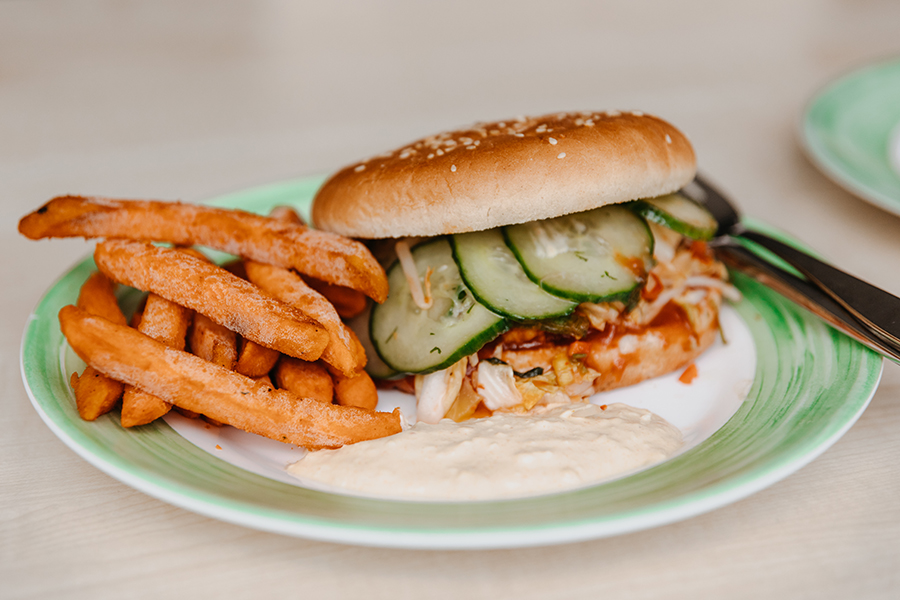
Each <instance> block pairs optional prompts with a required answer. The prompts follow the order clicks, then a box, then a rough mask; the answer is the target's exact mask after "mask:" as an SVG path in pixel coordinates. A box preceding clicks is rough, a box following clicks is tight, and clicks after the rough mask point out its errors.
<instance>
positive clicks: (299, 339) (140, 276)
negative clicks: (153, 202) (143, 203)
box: [94, 240, 330, 360]
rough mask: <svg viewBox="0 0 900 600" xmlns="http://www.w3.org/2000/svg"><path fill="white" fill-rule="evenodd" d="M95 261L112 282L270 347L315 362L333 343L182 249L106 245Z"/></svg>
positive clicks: (299, 316)
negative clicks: (163, 300) (193, 313)
mask: <svg viewBox="0 0 900 600" xmlns="http://www.w3.org/2000/svg"><path fill="white" fill-rule="evenodd" d="M94 261H95V262H96V263H97V266H98V268H99V269H100V270H101V271H103V272H104V273H106V274H107V276H109V277H110V278H111V279H114V280H116V281H119V282H122V283H124V284H126V285H130V286H131V287H134V288H138V289H140V290H144V291H150V292H154V293H156V294H158V295H160V296H162V297H163V298H165V299H167V300H169V301H171V302H174V303H175V304H178V305H180V306H185V307H188V308H190V309H192V310H194V311H196V312H197V313H200V314H204V315H206V316H208V317H209V318H210V319H212V320H213V321H215V322H216V323H218V324H220V325H222V326H224V327H226V328H228V329H230V330H231V331H234V332H236V333H239V334H240V335H242V336H243V337H245V338H247V339H250V340H253V341H254V342H256V343H258V344H262V345H263V346H266V347H268V348H273V349H275V350H278V351H279V352H282V353H283V354H287V355H288V356H294V357H296V358H300V359H303V360H316V359H317V358H319V356H321V354H322V352H323V351H324V350H325V347H326V346H327V345H328V342H329V338H330V336H329V333H328V331H326V330H325V329H324V328H323V327H322V325H321V324H320V323H318V322H316V321H315V320H313V319H312V318H310V317H308V316H307V315H305V314H304V313H303V312H301V311H300V310H298V309H296V308H292V307H290V306H287V305H286V304H284V303H282V302H279V301H278V300H276V299H274V298H272V297H270V296H267V295H265V294H263V293H262V292H260V290H259V289H258V288H257V287H256V286H254V285H252V284H250V283H248V282H246V281H244V280H243V279H240V278H238V277H236V276H234V275H232V274H231V273H229V272H228V271H226V270H224V269H222V268H220V267H217V266H215V265H213V264H210V263H208V262H205V261H203V260H200V259H198V258H195V257H193V256H189V255H187V254H185V253H183V252H180V251H178V250H173V249H170V248H161V247H158V246H153V245H152V244H147V243H141V242H129V241H124V240H107V241H105V242H100V243H99V244H97V249H96V251H95V252H94Z"/></svg>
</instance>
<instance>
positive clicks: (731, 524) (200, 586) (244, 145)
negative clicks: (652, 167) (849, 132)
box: [0, 0, 900, 600]
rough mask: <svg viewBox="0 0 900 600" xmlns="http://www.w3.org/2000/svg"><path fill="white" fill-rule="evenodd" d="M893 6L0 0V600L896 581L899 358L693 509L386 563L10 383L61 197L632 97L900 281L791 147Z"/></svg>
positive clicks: (483, 593) (190, 179)
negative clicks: (522, 545)
mask: <svg viewBox="0 0 900 600" xmlns="http://www.w3.org/2000/svg"><path fill="white" fill-rule="evenodd" d="M898 31H900V3H897V2H895V1H891V0H870V1H867V2H846V1H838V0H832V1H796V2H781V1H776V0H758V1H756V2H752V3H725V2H712V1H702V0H693V1H686V2H678V3H663V2H659V3H632V2H614V3H613V2H553V3H550V2H547V3H539V2H531V1H528V2H518V3H508V4H507V3H499V2H497V3H485V2H462V3H436V2H435V3H429V2H411V1H410V2H400V1H397V2H356V3H346V2H336V3H328V2H318V3H311V2H295V1H292V0H283V1H261V2H249V1H248V2H235V1H231V0H226V1H220V2H211V1H210V2H193V3H187V2H177V1H157V2H149V1H148V2H124V1H109V2H96V1H91V2H61V1H48V2H16V1H8V2H2V3H0V214H2V223H4V224H5V225H4V227H3V229H2V235H0V244H2V246H0V249H2V256H3V257H4V259H3V260H2V267H0V269H2V274H3V293H2V296H0V298H2V300H0V302H2V304H0V307H2V310H3V313H2V314H3V319H2V320H0V324H2V325H0V336H2V339H0V360H2V371H0V377H2V385H3V389H4V394H3V397H2V400H0V406H2V409H3V416H2V418H0V598H151V597H152V598H161V597H197V598H210V597H219V598H234V597H240V598H261V597H307V598H318V597H321V598H391V599H402V598H422V597H429V598H461V597H465V598H517V599H519V600H525V599H528V598H600V597H609V598H623V597H629V598H765V597H770V598H817V599H826V598H896V597H898V596H900V501H898V498H900V467H898V459H900V368H898V367H897V366H896V365H894V364H892V363H889V364H886V365H885V370H884V377H883V380H882V384H881V387H880V388H879V390H878V392H877V393H876V395H875V398H874V399H873V401H872V404H871V406H870V407H869V409H868V410H867V411H866V412H865V414H863V416H862V418H861V419H860V420H859V422H858V423H857V424H856V425H855V426H854V427H853V428H852V429H851V430H850V431H849V432H848V433H847V435H846V436H845V437H844V438H843V439H841V440H840V441H839V442H838V443H837V444H836V445H835V446H834V447H833V448H831V449H830V450H828V451H827V452H826V453H825V454H824V455H822V456H821V457H820V458H818V459H817V460H815V461H814V462H813V463H811V464H810V465H808V466H807V467H805V468H803V469H802V470H801V471H799V472H798V473H796V474H795V475H792V476H791V477H789V478H787V479H786V480H784V481H782V482H780V483H777V484H775V485H773V486H772V487H771V488H769V489H766V490H765V491H762V492H760V493H758V494H755V495H753V496H751V497H750V498H747V499H745V500H742V501H740V502H737V503H735V504H733V505H730V506H728V507H725V508H722V509H719V510H716V511H714V512H712V513H709V514H707V515H704V516H700V517H697V518H694V519H690V520H688V521H685V522H681V523H677V524H673V525H668V526H665V527H660V528H657V529H652V530H648V531H643V532H639V533H634V534H631V535H625V536H620V537H616V538H610V539H603V540H597V541H592V542H585V543H579V544H571V545H562V546H555V547H547V548H532V549H525V550H508V551H489V552H424V551H415V552H414V551H388V550H378V549H369V548H360V547H352V546H341V545H336V544H328V543H319V542H311V541H306V540H302V539H294V538H288V537H282V536H279V535H274V534H268V533H262V532H258V531H253V530H249V529H244V528H241V527H237V526H233V525H229V524H225V523H221V522H218V521H215V520H212V519H208V518H205V517H201V516H198V515H195V514H192V513H189V512H186V511H184V510H181V509H178V508H174V507H172V506H169V505H167V504H164V503H162V502H159V501H157V500H154V499H152V498H150V497H148V496H145V495H143V494H141V493H140V492H137V491H135V490H133V489H131V488H129V487H127V486H125V485H124V484H121V483H119V482H118V481H116V480H113V479H112V478H110V477H108V476H106V475H104V474H103V473H101V472H99V471H98V470H96V469H95V468H93V467H91V466H90V465H89V464H87V463H86V462H85V461H83V460H81V459H80V458H78V457H77V456H76V455H75V454H74V453H73V452H72V451H70V450H69V449H67V448H66V447H65V446H64V445H63V444H62V442H60V441H58V440H57V439H56V438H55V437H54V435H53V434H52V433H51V432H50V430H49V429H48V428H47V427H46V426H45V425H44V424H43V423H42V422H41V420H40V418H39V417H38V415H37V414H36V413H35V411H34V410H33V409H32V407H31V405H30V403H29V401H28V398H27V396H26V394H25V391H24V389H23V386H22V383H21V379H20V374H19V343H20V337H21V334H22V331H23V328H24V325H25V322H26V319H27V318H28V315H29V313H30V310H31V308H32V307H33V306H34V305H35V303H36V302H37V300H38V298H39V297H40V295H41V294H42V292H43V291H44V290H45V289H46V288H47V287H48V286H49V285H50V284H51V283H52V282H53V281H54V280H55V278H56V277H57V276H58V275H59V274H61V273H62V272H63V271H64V270H65V269H66V268H67V267H69V266H70V265H72V264H73V263H74V262H75V261H76V260H78V259H79V257H81V256H83V255H84V254H86V253H87V252H88V251H89V250H90V248H91V245H90V244H87V243H84V242H81V241H54V242H52V243H51V242H41V243H35V242H29V241H27V240H25V239H23V238H20V237H19V236H18V235H17V233H16V231H15V224H16V222H17V220H18V219H19V217H21V216H22V215H23V214H25V213H26V212H28V211H30V210H32V209H34V208H35V207H37V206H39V205H40V204H42V203H43V202H44V201H45V200H47V199H48V198H50V197H52V196H54V195H57V194H62V193H67V192H72V193H86V194H98V195H113V196H123V197H136V198H160V199H183V200H187V201H199V200H202V199H204V198H208V197H210V196H213V195H216V194H218V193H221V192H227V191H232V190H236V189H240V188H244V187H248V186H252V185H255V184H260V183H265V182H270V181H274V180H279V179H286V178H292V177H298V176H303V175H309V174H316V173H324V172H327V171H329V170H331V169H334V168H336V167H339V166H341V165H343V164H345V163H348V162H351V161H353V160H356V159H358V158H361V157H365V156H368V155H370V154H374V153H377V152H379V151H381V150H383V149H386V148H391V147H394V146H397V145H399V144H401V143H403V142H405V141H408V140H411V139H415V138H417V137H419V136H421V135H423V134H427V133H431V132H435V131H439V130H441V129H445V128H449V127H454V126H458V125H463V124H466V123H469V122H472V121H476V120H481V119H493V118H505V117H509V116H514V115H517V114H532V113H541V112H544V111H547V112H549V111H556V110H561V109H581V108H621V109H640V110H644V111H647V112H652V113H656V114H659V115H662V116H664V117H666V118H668V119H669V120H671V121H672V122H674V123H675V124H677V125H678V126H679V127H680V128H682V129H683V130H684V131H685V132H686V133H687V134H688V136H689V137H690V138H691V139H692V140H693V142H694V144H695V146H696V149H697V152H698V155H699V159H700V164H701V166H702V170H703V171H704V172H705V173H707V174H708V175H709V176H710V177H711V178H712V179H713V180H714V181H716V182H718V183H719V184H721V186H722V187H724V188H725V189H726V190H727V191H728V192H729V193H730V194H731V195H732V196H733V197H734V198H735V199H736V200H737V201H738V202H739V203H740V204H741V206H742V207H743V209H744V211H745V212H746V213H747V214H749V215H752V216H754V217H758V218H760V219H763V220H765V221H768V222H769V223H772V224H776V225H779V226H781V227H783V228H784V229H786V230H788V231H789V232H790V233H791V234H793V235H795V236H796V237H798V238H800V239H801V240H804V241H805V242H807V243H809V244H810V245H812V246H813V247H815V248H817V249H819V250H820V251H821V252H822V253H823V254H825V255H826V256H827V257H829V258H830V259H832V260H834V261H835V262H836V263H837V264H839V265H840V266H843V267H844V268H846V269H848V270H850V271H853V272H855V273H857V274H858V275H859V276H861V277H862V278H864V279H867V280H869V281H871V282H873V283H875V284H877V285H880V286H882V287H884V288H886V289H888V290H889V291H892V292H893V293H900V277H898V275H897V273H898V270H897V265H898V262H900V219H898V218H897V217H895V216H892V215H889V214H886V213H884V212H882V211H880V210H879V209H877V208H874V207H872V206H870V205H868V204H866V203H864V202H862V201H860V200H858V199H856V198H854V197H853V196H851V195H849V194H847V193H846V192H844V191H842V190H841V189H840V188H838V187H836V186H835V185H833V184H832V183H830V182H829V181H828V180H826V179H825V178H824V177H823V176H822V175H821V174H820V173H819V172H818V171H816V170H815V169H814V168H813V167H812V166H811V165H810V164H809V162H808V161H807V160H806V159H805V158H804V156H803V154H802V152H801V150H800V148H799V145H798V143H797V135H796V130H797V122H798V119H799V117H800V115H801V113H802V110H803V107H804V104H805V103H806V102H807V101H808V99H809V98H810V96H811V95H812V94H813V93H815V92H816V90H817V89H819V88H820V87H821V86H822V85H824V84H825V83H826V82H828V81H829V80H831V79H832V78H834V77H836V76H838V75H841V74H842V73H844V72H846V71H847V70H848V69H852V68H854V67H856V66H859V65H862V64H865V63H867V62H871V61H874V60H879V59H882V58H886V57H889V56H891V55H896V54H900V41H898V40H900V37H898Z"/></svg>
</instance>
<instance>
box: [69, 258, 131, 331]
mask: <svg viewBox="0 0 900 600" xmlns="http://www.w3.org/2000/svg"><path fill="white" fill-rule="evenodd" d="M78 307H79V308H82V309H84V310H86V311H87V312H89V313H91V314H92V315H98V316H100V317H103V318H104V319H106V320H107V321H112V322H113V323H115V324H117V325H125V324H127V323H128V320H127V319H126V318H125V315H124V314H122V309H121V308H119V302H118V301H117V300H116V284H115V283H113V282H112V281H110V280H109V278H108V277H107V276H106V275H104V274H103V273H100V272H99V271H95V272H93V273H91V276H90V277H88V278H87V280H86V281H85V282H84V284H82V286H81V290H80V291H79V292H78Z"/></svg>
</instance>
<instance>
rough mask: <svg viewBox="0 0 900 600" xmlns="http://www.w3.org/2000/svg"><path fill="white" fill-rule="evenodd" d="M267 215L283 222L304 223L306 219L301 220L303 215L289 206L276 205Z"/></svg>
mask: <svg viewBox="0 0 900 600" xmlns="http://www.w3.org/2000/svg"><path fill="white" fill-rule="evenodd" d="M269 216H270V217H272V218H273V219H276V220H278V221H282V222H284V223H293V224H294V225H306V221H304V220H303V217H301V216H300V214H299V213H298V212H297V211H296V210H294V209H293V207H290V206H276V207H274V208H273V209H272V210H270V211H269Z"/></svg>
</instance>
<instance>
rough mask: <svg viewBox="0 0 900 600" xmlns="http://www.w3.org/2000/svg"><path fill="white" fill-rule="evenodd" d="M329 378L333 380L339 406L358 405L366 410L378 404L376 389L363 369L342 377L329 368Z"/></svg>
mask: <svg viewBox="0 0 900 600" xmlns="http://www.w3.org/2000/svg"><path fill="white" fill-rule="evenodd" d="M331 378H332V380H333V381H334V396H335V400H337V403H338V404H340V405H341V406H358V407H359V408H365V409H366V410H375V407H376V406H378V389H377V388H376V387H375V382H374V381H372V378H371V377H369V374H368V373H366V372H365V371H360V372H359V373H358V374H356V375H354V376H353V377H344V376H343V375H342V374H341V373H339V372H337V371H334V370H331Z"/></svg>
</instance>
